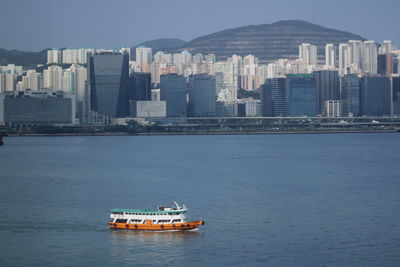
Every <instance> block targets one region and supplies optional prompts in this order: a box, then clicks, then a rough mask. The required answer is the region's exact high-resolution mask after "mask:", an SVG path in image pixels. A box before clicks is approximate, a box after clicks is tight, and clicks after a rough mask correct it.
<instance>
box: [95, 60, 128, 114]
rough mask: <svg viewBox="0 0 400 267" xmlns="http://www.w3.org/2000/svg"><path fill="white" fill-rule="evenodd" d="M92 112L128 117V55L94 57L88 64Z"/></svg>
mask: <svg viewBox="0 0 400 267" xmlns="http://www.w3.org/2000/svg"><path fill="white" fill-rule="evenodd" d="M87 72H88V86H89V94H90V98H89V99H90V103H89V104H90V105H89V107H90V110H92V111H95V112H98V113H102V114H107V115H111V116H113V117H127V116H128V115H129V106H128V78H129V58H128V54H115V53H104V54H98V55H92V56H90V58H89V62H88V70H87Z"/></svg>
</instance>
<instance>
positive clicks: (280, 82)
mask: <svg viewBox="0 0 400 267" xmlns="http://www.w3.org/2000/svg"><path fill="white" fill-rule="evenodd" d="M262 113H263V116H273V117H284V116H286V78H272V79H267V80H266V82H265V84H264V85H263V87H262Z"/></svg>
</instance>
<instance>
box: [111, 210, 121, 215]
mask: <svg viewBox="0 0 400 267" xmlns="http://www.w3.org/2000/svg"><path fill="white" fill-rule="evenodd" d="M111 214H120V215H124V213H123V212H117V211H115V212H111Z"/></svg>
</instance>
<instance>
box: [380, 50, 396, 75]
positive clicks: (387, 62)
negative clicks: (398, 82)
mask: <svg viewBox="0 0 400 267" xmlns="http://www.w3.org/2000/svg"><path fill="white" fill-rule="evenodd" d="M393 57H394V55H393V54H391V53H386V54H383V55H378V71H377V72H378V74H380V75H386V76H390V75H392V74H393V67H394V66H393V65H394V60H393V59H394V58H393Z"/></svg>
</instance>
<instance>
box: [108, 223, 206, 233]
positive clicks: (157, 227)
mask: <svg viewBox="0 0 400 267" xmlns="http://www.w3.org/2000/svg"><path fill="white" fill-rule="evenodd" d="M108 224H109V226H110V229H127V230H146V231H167V230H192V229H196V228H199V227H200V225H204V221H193V222H185V223H174V224H152V223H147V222H146V223H145V224H133V223H128V224H127V223H111V222H110V223H108Z"/></svg>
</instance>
